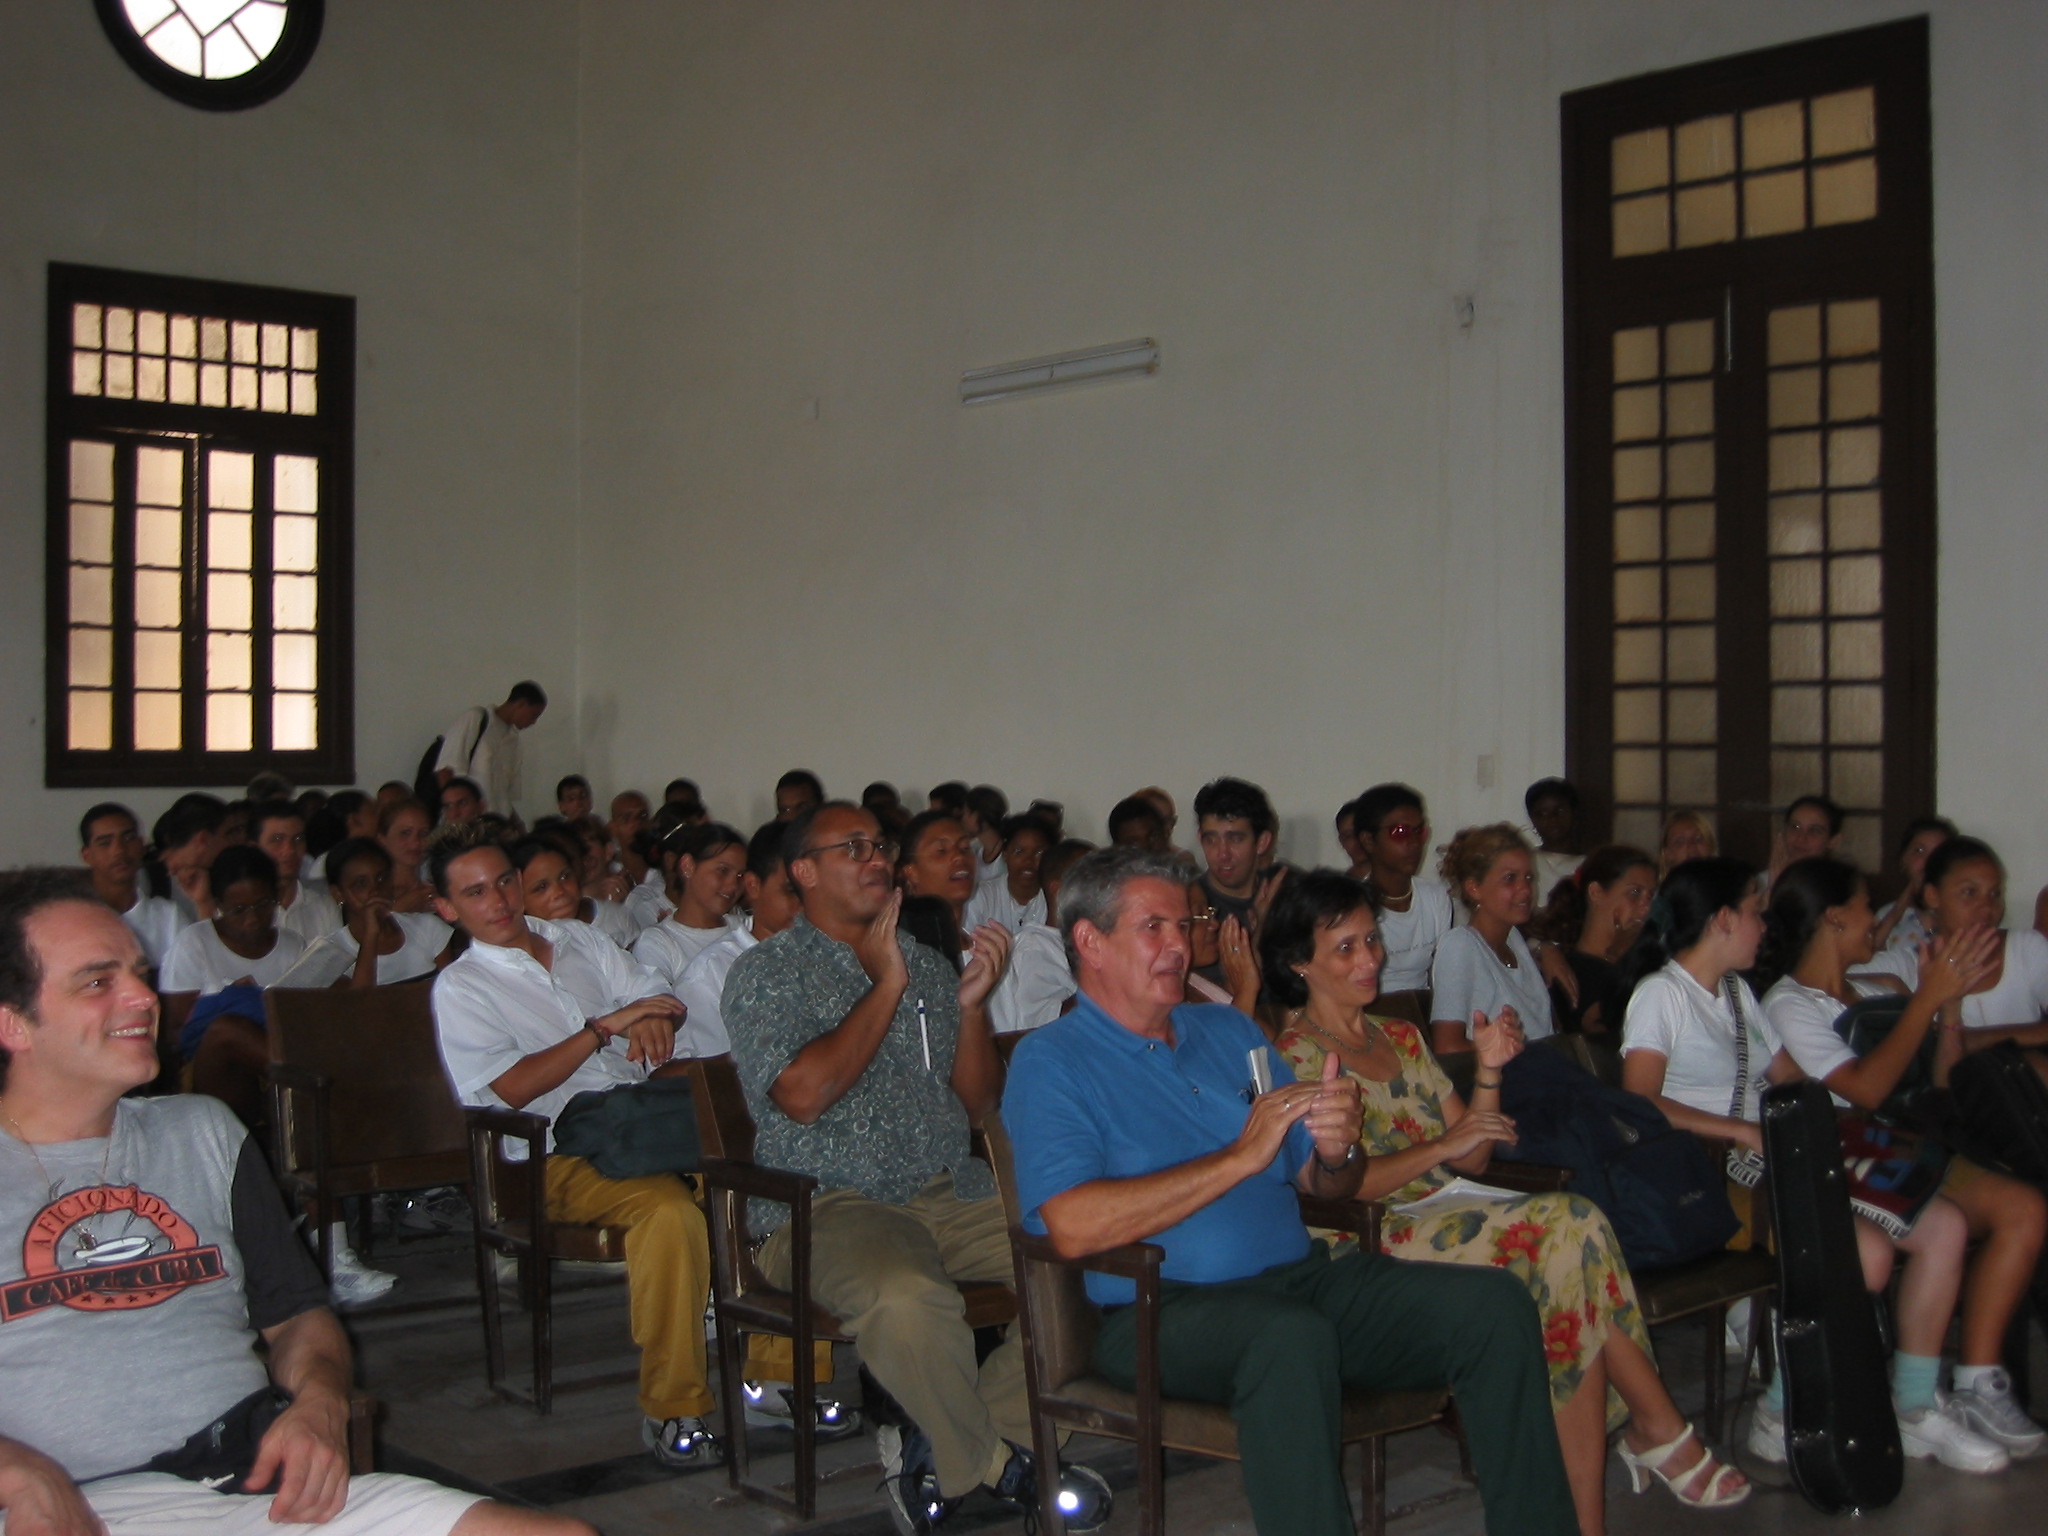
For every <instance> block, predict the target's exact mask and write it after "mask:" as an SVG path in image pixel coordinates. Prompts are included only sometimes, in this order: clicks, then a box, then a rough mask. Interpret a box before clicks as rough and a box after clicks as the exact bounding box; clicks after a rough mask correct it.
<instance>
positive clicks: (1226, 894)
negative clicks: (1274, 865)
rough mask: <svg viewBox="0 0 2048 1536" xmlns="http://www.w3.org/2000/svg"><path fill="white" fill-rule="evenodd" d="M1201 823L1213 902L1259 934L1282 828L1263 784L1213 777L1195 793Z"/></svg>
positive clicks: (1206, 883)
mask: <svg viewBox="0 0 2048 1536" xmlns="http://www.w3.org/2000/svg"><path fill="white" fill-rule="evenodd" d="M1195 824H1196V828H1197V830H1198V831H1199V833H1200V836H1201V841H1202V863H1203V866H1204V867H1203V870H1202V888H1203V889H1204V890H1206V891H1207V892H1208V893H1209V905H1210V906H1212V907H1214V908H1215V909H1216V914H1217V918H1218V919H1219V921H1220V920H1222V919H1226V918H1232V917H1234V918H1236V919H1237V920H1238V922H1239V923H1241V924H1242V925H1243V926H1244V930H1245V932H1246V933H1247V934H1255V933H1256V932H1257V930H1258V926H1259V918H1260V916H1261V915H1262V914H1263V913H1264V912H1265V910H1266V906H1267V904H1268V903H1270V902H1271V901H1272V899H1273V890H1274V886H1275V883H1276V877H1275V876H1273V875H1269V874H1266V873H1265V871H1266V867H1267V865H1268V864H1269V863H1270V862H1271V858H1272V853H1273V839H1274V836H1275V835H1276V834H1277V833H1278V832H1279V830H1280V821H1279V818H1278V817H1276V816H1275V815H1274V814H1273V805H1272V802H1271V801H1269V800H1268V799H1267V798H1266V792H1265V791H1264V790H1263V789H1261V788H1259V786H1258V785H1256V784H1251V783H1247V782H1246V781H1245V780H1243V779H1229V778H1224V779H1212V780H1211V781H1210V782H1209V783H1207V784H1204V785H1203V786H1202V789H1201V792H1200V793H1199V794H1197V795H1196V796H1195ZM1209 979H1210V980H1211V981H1217V980H1221V978H1220V977H1218V976H1211V977H1210V978H1209Z"/></svg>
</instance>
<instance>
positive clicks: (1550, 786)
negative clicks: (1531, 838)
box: [1522, 778, 1579, 817]
mask: <svg viewBox="0 0 2048 1536" xmlns="http://www.w3.org/2000/svg"><path fill="white" fill-rule="evenodd" d="M1539 800H1562V801H1563V802H1564V803H1565V804H1566V805H1568V806H1570V807H1571V808H1572V810H1573V811H1574V812H1576V811H1577V810H1578V808H1579V792H1578V790H1576V789H1574V788H1573V787H1572V783H1571V780H1569V779H1559V778H1549V779H1538V780H1537V781H1536V782H1535V783H1534V784H1531V785H1530V786H1529V787H1528V789H1527V790H1526V791H1524V792H1523V795H1522V809H1523V810H1524V811H1526V812H1527V813H1528V814H1529V815H1530V816H1532V817H1533V816H1534V815H1535V814H1536V802H1537V801H1539Z"/></svg>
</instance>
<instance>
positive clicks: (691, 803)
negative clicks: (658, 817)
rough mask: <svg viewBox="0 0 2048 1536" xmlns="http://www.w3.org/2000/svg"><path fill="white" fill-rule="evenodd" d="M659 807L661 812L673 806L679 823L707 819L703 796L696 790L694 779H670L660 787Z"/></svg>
mask: <svg viewBox="0 0 2048 1536" xmlns="http://www.w3.org/2000/svg"><path fill="white" fill-rule="evenodd" d="M661 806H662V809H663V810H667V809H668V808H669V807H670V806H674V807H675V812H676V818H677V820H679V821H686V822H701V821H704V820H707V819H708V817H707V813H706V812H705V810H704V795H703V792H702V791H701V790H699V789H698V788H697V781H696V780H695V779H670V780H669V781H668V783H667V784H665V785H663V786H662V791H661Z"/></svg>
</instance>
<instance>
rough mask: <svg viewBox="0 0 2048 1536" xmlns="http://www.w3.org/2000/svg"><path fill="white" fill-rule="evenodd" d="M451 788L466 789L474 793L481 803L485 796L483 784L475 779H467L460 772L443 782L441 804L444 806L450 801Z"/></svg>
mask: <svg viewBox="0 0 2048 1536" xmlns="http://www.w3.org/2000/svg"><path fill="white" fill-rule="evenodd" d="M451 789H466V790H468V791H469V792H470V793H471V794H472V795H475V796H476V798H477V800H478V802H479V803H481V802H482V800H483V798H484V791H483V786H482V785H481V784H479V783H477V781H476V780H475V779H466V778H464V777H463V776H462V775H461V774H459V773H458V774H456V775H455V777H454V778H452V779H450V780H449V781H448V782H447V783H446V784H443V785H442V786H441V794H440V797H439V798H440V801H441V804H442V805H444V806H445V805H447V803H448V791H449V790H451Z"/></svg>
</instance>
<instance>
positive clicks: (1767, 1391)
mask: <svg viewBox="0 0 2048 1536" xmlns="http://www.w3.org/2000/svg"><path fill="white" fill-rule="evenodd" d="M1764 1406H1765V1407H1766V1408H1768V1409H1770V1410H1771V1412H1773V1413H1783V1412H1784V1411H1785V1373H1784V1372H1783V1371H1773V1372H1772V1373H1771V1384H1770V1385H1769V1386H1767V1387H1765V1388H1764Z"/></svg>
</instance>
